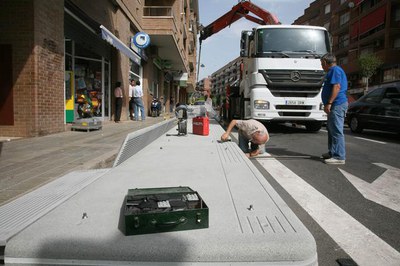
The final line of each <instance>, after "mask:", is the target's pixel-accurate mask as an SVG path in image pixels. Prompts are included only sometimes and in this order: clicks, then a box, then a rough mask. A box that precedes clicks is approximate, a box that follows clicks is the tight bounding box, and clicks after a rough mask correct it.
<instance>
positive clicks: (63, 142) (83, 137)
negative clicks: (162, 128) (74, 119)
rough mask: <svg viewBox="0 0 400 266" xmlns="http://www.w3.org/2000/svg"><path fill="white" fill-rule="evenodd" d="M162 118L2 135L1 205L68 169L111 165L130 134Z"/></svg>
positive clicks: (158, 121) (0, 152) (66, 171)
mask: <svg viewBox="0 0 400 266" xmlns="http://www.w3.org/2000/svg"><path fill="white" fill-rule="evenodd" d="M162 121H164V118H163V117H162V116H161V117H148V118H147V119H146V120H145V121H144V122H140V121H139V122H136V121H123V122H121V123H114V122H111V121H105V122H103V128H102V129H101V130H92V131H90V132H86V131H65V132H62V133H58V134H52V135H48V136H44V137H36V138H19V139H18V138H5V137H2V138H0V206H1V205H3V204H5V203H7V202H9V201H11V200H13V199H15V198H17V197H19V196H21V195H23V194H25V193H27V192H29V191H32V190H34V189H35V188H37V187H39V186H42V185H44V184H46V183H48V182H49V181H52V180H54V179H56V178H57V177H60V176H64V175H66V174H67V173H69V172H72V171H75V170H84V169H99V168H108V167H112V164H113V161H114V159H115V157H116V155H117V153H118V151H119V149H120V147H121V144H122V143H123V141H124V139H125V137H126V136H127V134H129V133H131V132H133V131H136V130H139V129H142V128H145V127H149V126H151V125H154V124H157V123H160V122H162Z"/></svg>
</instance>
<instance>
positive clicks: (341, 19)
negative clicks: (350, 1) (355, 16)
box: [339, 12, 350, 26]
mask: <svg viewBox="0 0 400 266" xmlns="http://www.w3.org/2000/svg"><path fill="white" fill-rule="evenodd" d="M349 20H350V13H349V12H347V13H344V14H343V15H341V16H340V17H339V25H340V26H342V25H344V24H346V23H347V22H348V21H349Z"/></svg>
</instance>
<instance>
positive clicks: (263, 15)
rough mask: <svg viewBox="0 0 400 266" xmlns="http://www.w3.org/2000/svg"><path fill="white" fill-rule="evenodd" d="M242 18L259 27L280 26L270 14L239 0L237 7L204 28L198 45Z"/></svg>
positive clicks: (246, 1)
mask: <svg viewBox="0 0 400 266" xmlns="http://www.w3.org/2000/svg"><path fill="white" fill-rule="evenodd" d="M250 12H252V13H253V14H255V15H257V16H258V17H259V18H257V17H254V16H251V15H249V13H250ZM242 17H244V18H246V19H248V20H250V21H253V22H255V23H258V24H260V25H267V24H270V25H276V24H281V23H280V22H279V20H278V18H277V17H276V16H275V15H273V14H272V13H270V12H268V11H267V10H265V9H263V8H261V7H258V6H257V5H255V4H253V3H251V2H250V1H248V0H241V1H240V2H239V3H238V4H237V5H235V6H234V7H232V9H231V10H230V11H229V12H227V13H226V14H224V15H222V16H221V17H220V18H218V19H217V20H215V21H214V22H212V23H211V24H210V25H208V26H206V27H204V28H203V29H202V30H201V31H200V39H199V40H200V44H201V42H202V41H203V40H205V39H207V38H208V37H210V36H211V35H213V34H215V33H217V32H219V31H220V30H222V29H224V28H225V27H227V26H229V25H231V24H232V23H234V22H235V21H237V20H239V19H240V18H242Z"/></svg>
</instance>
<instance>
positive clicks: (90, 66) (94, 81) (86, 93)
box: [74, 58, 103, 118]
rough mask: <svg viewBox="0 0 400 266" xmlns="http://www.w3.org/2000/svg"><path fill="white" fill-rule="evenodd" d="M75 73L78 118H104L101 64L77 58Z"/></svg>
mask: <svg viewBox="0 0 400 266" xmlns="http://www.w3.org/2000/svg"><path fill="white" fill-rule="evenodd" d="M74 73H75V89H76V95H75V103H76V104H77V108H76V110H77V112H78V117H79V118H86V117H91V116H97V117H99V116H102V112H101V109H102V108H101V104H102V96H103V95H102V84H101V82H102V70H101V62H98V61H93V60H86V59H81V58H76V59H75V71H74ZM81 107H82V108H83V109H82V108H81Z"/></svg>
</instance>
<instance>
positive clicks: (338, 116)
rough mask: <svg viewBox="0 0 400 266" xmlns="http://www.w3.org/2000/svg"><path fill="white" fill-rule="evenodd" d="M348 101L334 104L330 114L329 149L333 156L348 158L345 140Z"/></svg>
mask: <svg viewBox="0 0 400 266" xmlns="http://www.w3.org/2000/svg"><path fill="white" fill-rule="evenodd" d="M347 107H348V103H347V102H345V103H342V104H340V105H333V106H332V107H331V112H330V113H329V115H328V122H327V129H328V151H329V153H330V155H331V157H332V158H335V159H338V160H346V147H345V141H344V133H343V126H344V119H345V117H346V111H347Z"/></svg>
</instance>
